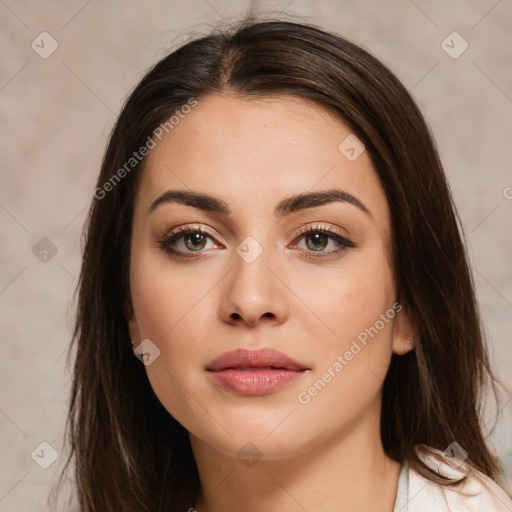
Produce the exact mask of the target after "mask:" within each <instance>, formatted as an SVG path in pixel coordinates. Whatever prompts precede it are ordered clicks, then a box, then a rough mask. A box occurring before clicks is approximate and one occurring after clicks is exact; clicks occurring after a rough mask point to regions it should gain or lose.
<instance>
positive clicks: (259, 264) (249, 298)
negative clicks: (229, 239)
mask: <svg viewBox="0 0 512 512" xmlns="http://www.w3.org/2000/svg"><path fill="white" fill-rule="evenodd" d="M270 252H271V251H270V249H264V250H263V252H262V253H261V254H260V255H259V256H258V257H257V258H256V259H255V260H254V261H250V260H246V259H244V258H243V257H241V256H239V254H238V253H235V254H234V255H233V264H234V268H233V269H232V270H231V272H229V274H228V276H227V279H226V281H225V284H224V286H225V288H224V290H223V299H222V302H221V309H222V311H221V316H222V318H223V320H224V321H225V322H227V323H229V324H231V325H239V324H245V325H246V326H249V327H255V326H257V325H258V324H259V323H262V322H263V323H265V324H269V325H278V324H281V323H283V322H284V321H285V320H286V317H287V315H288V304H287V293H286V286H285V284H284V283H283V281H282V280H281V279H282V278H281V279H280V276H279V270H278V265H277V264H276V262H275V259H274V260H273V261H271V257H270V256H271V255H270Z"/></svg>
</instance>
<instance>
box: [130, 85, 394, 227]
mask: <svg viewBox="0 0 512 512" xmlns="http://www.w3.org/2000/svg"><path fill="white" fill-rule="evenodd" d="M347 137H350V138H349V139H348V141H353V137H354V135H353V134H352V133H351V130H350V128H349V127H348V126H347V125H346V124H345V123H343V122H342V121H341V120H340V119H338V118H337V117H335V116H334V115H332V114H331V113H330V112H329V111H327V109H325V108H323V107H322V106H320V105H318V104H316V103H313V102H309V101H306V100H303V99H301V98H296V97H292V96H279V97H267V98H263V99H257V100H255V99H246V98H239V97H234V96H229V95H215V96H210V97H207V98H205V99H202V100H199V101H198V104H197V106H195V107H194V108H192V109H191V111H190V112H189V113H188V114H183V115H182V117H181V118H180V120H179V122H178V123H177V124H175V125H174V126H173V128H172V130H170V131H169V133H168V134H166V135H164V137H163V138H162V140H161V141H160V142H158V140H157V145H156V147H155V148H154V149H152V150H151V152H150V154H149V155H148V157H147V159H146V164H145V168H144V171H143V176H142V180H141V183H140V188H139V193H138V199H137V202H138V204H140V203H143V204H144V206H145V207H146V208H149V206H150V204H151V202H152V201H154V200H155V199H156V197H157V196H158V195H160V194H162V193H163V192H165V191H166V190H168V189H182V190H183V189H192V190H194V191H200V192H205V193H209V194H212V195H216V196H218V197H221V198H223V199H224V200H225V201H226V202H227V203H228V204H230V205H232V210H233V211H235V212H236V211H238V212H240V214H242V213H243V212H244V211H245V212H246V214H249V210H250V207H251V205H254V206H259V210H258V211H259V212H260V213H261V214H263V212H264V211H267V210H268V211H269V212H272V211H273V207H274V205H275V204H277V203H278V202H279V201H280V200H281V199H282V198H283V197H287V196H290V195H293V194H299V193H303V192H306V191H314V190H315V189H327V188H342V189H343V190H346V191H347V192H348V193H350V194H352V195H354V196H356V197H358V198H359V199H360V200H361V201H362V202H363V203H364V204H365V205H366V206H367V207H368V209H369V210H370V211H371V212H372V215H373V216H374V217H375V218H376V219H379V221H380V223H382V224H383V228H386V226H387V224H388V221H389V219H388V215H389V213H388V207H387V200H386V197H385V195H384V192H383V189H382V187H381V185H380V182H379V179H378V176H377V174H376V172H375V169H374V167H373V164H372V161H371V159H370V157H369V155H368V152H367V151H363V152H362V153H361V154H360V155H359V156H358V157H357V158H356V159H355V160H351V159H349V158H348V157H347V153H346V152H344V151H345V150H346V147H347V143H344V141H346V140H347ZM356 142H357V141H356ZM340 144H341V149H340ZM351 144H352V143H349V144H348V146H350V145H351ZM352 146H353V144H352ZM355 149H356V151H357V150H358V149H360V148H358V147H355ZM356 154H357V153H356ZM348 155H349V156H351V155H350V153H349V154H348ZM267 205H268V208H267Z"/></svg>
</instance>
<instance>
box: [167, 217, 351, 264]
mask: <svg viewBox="0 0 512 512" xmlns="http://www.w3.org/2000/svg"><path fill="white" fill-rule="evenodd" d="M210 240H213V241H216V238H215V235H214V234H213V232H212V231H211V230H210V229H209V228H207V227H205V226H200V225H198V226H184V227H178V228H176V229H173V230H172V231H170V232H168V233H166V234H165V236H164V237H163V238H162V239H161V240H159V241H158V244H159V245H160V247H161V248H162V249H163V250H164V251H165V252H167V253H168V254H170V255H171V256H172V257H175V258H195V257H199V256H200V253H201V252H205V249H211V248H217V247H218V245H216V244H213V247H207V244H208V241H210ZM297 240H299V241H302V240H304V242H305V248H301V252H302V253H303V255H304V257H306V258H310V259H318V258H326V257H334V256H336V255H338V254H340V253H342V252H344V251H346V249H347V248H352V247H356V245H355V244H354V242H352V241H351V240H349V239H348V238H347V237H345V236H343V235H342V233H341V232H337V231H333V230H332V229H329V228H328V227H326V226H324V225H315V226H306V227H303V228H301V229H299V231H298V232H297V233H296V236H295V239H294V241H293V244H292V247H297V246H298V245H299V244H298V243H297ZM330 243H333V244H334V245H335V247H337V248H334V249H331V250H325V249H326V248H327V247H328V246H329V244H330ZM180 244H181V247H179V246H180ZM191 253H197V255H195V254H191Z"/></svg>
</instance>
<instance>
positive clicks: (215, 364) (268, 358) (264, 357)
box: [206, 348, 308, 372]
mask: <svg viewBox="0 0 512 512" xmlns="http://www.w3.org/2000/svg"><path fill="white" fill-rule="evenodd" d="M268 367H272V368H276V369H277V368H280V369H285V370H295V371H298V370H307V369H308V368H307V367H306V366H304V365H302V364H300V363H298V362H297V361H294V360H293V359H291V358H290V357H288V356H287V355H286V354H283V353H282V352H278V351H277V350H274V349H271V348H262V349H258V350H246V349H237V350H232V351H230V352H225V353H224V354H221V355H220V356H219V357H217V358H216V359H214V360H213V361H212V362H211V363H209V364H208V365H207V367H206V369H207V370H209V371H213V372H219V371H222V370H227V369H228V368H233V369H245V368H268Z"/></svg>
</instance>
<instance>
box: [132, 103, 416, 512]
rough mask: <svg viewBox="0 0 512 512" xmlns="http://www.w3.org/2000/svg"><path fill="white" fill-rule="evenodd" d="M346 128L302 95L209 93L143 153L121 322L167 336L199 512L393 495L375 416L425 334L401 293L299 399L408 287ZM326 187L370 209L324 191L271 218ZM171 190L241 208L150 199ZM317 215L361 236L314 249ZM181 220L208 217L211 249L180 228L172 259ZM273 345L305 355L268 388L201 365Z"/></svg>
mask: <svg viewBox="0 0 512 512" xmlns="http://www.w3.org/2000/svg"><path fill="white" fill-rule="evenodd" d="M350 133H351V131H350V129H349V128H348V127H347V126H346V125H345V124H344V123H342V122H341V121H340V120H339V119H337V118H334V117H333V116H332V115H331V114H330V113H329V112H328V111H326V110H325V109H324V108H323V107H320V106H318V105H315V104H313V103H310V102H306V101H304V100H302V99H299V98H293V97H286V96H282V97H279V98H265V99H259V100H254V99H252V100H248V99H241V98H239V97H235V96H232V95H227V94H226V95H215V96H210V97H208V98H205V99H202V100H201V101H200V102H199V104H198V106H197V107H195V108H194V109H192V111H191V112H190V113H189V114H188V115H187V116H185V118H184V119H182V120H181V121H180V123H179V124H178V125H176V126H175V127H174V129H173V130H172V131H171V132H170V133H169V134H168V135H166V137H165V138H164V139H163V140H162V142H160V143H159V144H158V145H157V146H156V147H155V148H154V149H153V150H152V151H151V153H150V155H149V157H148V160H147V161H146V166H145V169H144V171H143V176H142V180H141V183H140V187H139V190H138V192H137V196H136V201H135V209H134V218H133V231H132V245H131V269H130V286H131V293H132V303H133V314H132V315H131V316H129V318H128V324H129V330H130V334H131V337H132V340H134V341H135V345H138V343H140V342H141V341H142V340H145V339H150V340H151V341H152V343H154V344H155V345H156V346H157V347H158V348H159V350H160V356H159V357H158V358H156V359H155V361H154V362H153V363H152V364H150V365H148V366H146V371H147V375H148V379H149V381H150V383H151V386H152V388H153V389H154V392H155V393H156V395H157V396H158V398H159V400H160V401H161V402H162V404H163V405H164V407H165V408H166V409H167V410H168V411H169V413H170V414H172V415H173V416H174V417H175V418H176V419H177V420H178V421H179V422H180V423H181V424H182V425H184V426H185V428H186V429H187V430H188V431H189V432H190V439H191V444H192V448H193V452H194V457H195V459H196V463H197V466H198V470H199V474H200V478H201V495H200V497H199V499H198V501H197V503H195V504H193V503H191V504H190V506H191V507H195V508H196V510H197V511H199V512H205V511H209V512H214V511H224V512H226V511H235V510H239V508H240V504H241V503H243V508H244V510H245V511H246V512H252V511H254V512H256V511H261V510H266V511H280V512H296V511H303V510H304V509H306V510H308V511H322V512H330V511H333V512H334V511H336V512H339V511H340V510H347V511H348V510H350V511H359V510H360V511H363V510H364V511H367V510H381V511H389V512H391V511H392V509H393V504H394V501H395V496H396V486H397V480H398V473H399V469H400V465H399V463H397V462H396V461H393V460H391V459H390V458H389V457H387V456H386V455H385V453H384V451H383V448H382V443H381V439H380V434H379V422H380V411H381V399H382V395H381V393H382V385H383V379H384V377H385V374H386V371H387V368H388V366H389V363H390V358H391V356H392V353H393V352H394V353H396V354H404V353H405V352H407V351H408V350H410V349H411V346H410V345H409V344H408V343H407V342H406V340H407V339H414V334H415V333H414V329H413V326H412V325H411V322H410V320H409V317H408V315H407V308H406V307H405V305H403V306H404V307H403V309H402V310H401V311H400V312H399V313H397V314H396V316H394V318H393V319H392V320H390V321H388V322H387V323H386V324H385V326H384V328H382V329H381V330H380V331H379V332H378V334H377V335H376V336H374V337H373V338H370V339H369V342H368V344H367V345H366V346H364V348H363V349H362V350H361V351H360V352H359V353H357V355H355V356H354V357H353V359H352V360H351V361H349V362H348V364H347V365H346V366H344V368H343V370H342V371H340V372H339V373H337V374H336V376H335V377H334V378H332V379H331V381H330V382H329V383H328V384H327V385H326V386H325V387H324V388H323V389H322V390H321V391H320V392H318V393H317V395H316V396H314V397H312V398H311V400H310V402H309V403H307V404H302V403H300V402H299V401H298V394H299V393H300V392H304V391H307V390H308V388H310V387H311V386H312V384H313V383H314V382H315V381H317V380H318V379H320V378H322V375H323V374H324V373H325V372H326V371H327V370H328V368H330V367H332V366H333V363H334V362H335V361H336V360H337V357H338V356H339V355H343V354H344V353H345V352H346V351H347V350H348V349H349V348H350V346H351V343H352V341H353V340H354V339H356V337H357V335H358V334H359V333H361V332H362V331H364V330H365V328H369V327H370V326H374V324H375V322H376V321H377V320H378V319H379V315H381V314H383V313H385V312H386V311H387V310H389V309H390V308H392V306H393V304H394V303H395V302H396V301H397V300H398V298H397V297H396V290H395V282H394V276H393V270H392V268H391V267H390V262H389V260H388V254H389V247H388V243H389V240H390V225H391V224H390V213H389V207H388V203H387V199H386V196H385V194H384V191H383V189H382V186H381V184H380V182H379V179H378V176H377V174H376V172H375V169H374V167H373V164H372V162H371V160H370V157H369V155H368V153H367V152H366V151H364V152H363V153H362V154H361V155H360V156H359V157H358V158H357V159H356V160H354V161H349V160H348V159H347V158H346V157H345V156H344V155H343V154H342V153H341V152H340V150H339V149H338V146H339V144H340V142H341V141H343V140H344V139H345V137H347V136H348V135H349V134H350ZM330 188H341V189H343V190H344V191H346V192H348V193H350V194H352V195H353V196H355V197H356V198H357V199H358V200H359V201H360V202H361V203H363V204H364V205H365V206H366V208H367V209H368V211H369V214H368V213H366V212H364V211H362V210H361V209H359V208H357V207H355V206H354V205H352V204H350V203H348V202H331V203H329V204H325V205H322V206H317V207H315V208H309V209H306V210H299V211H297V212H293V213H290V214H288V215H286V216H285V217H283V218H280V219H277V218H276V217H274V206H275V205H276V204H277V203H278V202H279V201H281V200H282V199H284V198H285V197H289V196H291V195H294V194H299V193H304V192H311V191H319V190H325V189H330ZM169 189H172V190H176V189H179V190H188V189H191V190H194V191H200V192H205V193H209V194H212V195H215V196H217V197H219V198H221V199H223V200H224V201H225V202H226V203H227V204H228V205H229V207H230V209H231V210H232V215H231V216H230V217H227V218H226V217H223V216H222V215H220V214H214V213H209V212H204V211H202V210H199V209H196V208H193V207H191V206H187V205H184V204H179V203H165V204H161V205H160V206H158V207H157V208H155V210H154V211H153V212H151V213H148V210H149V208H150V205H151V204H152V203H153V201H154V200H155V199H156V198H158V197H159V196H160V195H161V194H163V193H164V192H166V191H167V190H169ZM319 224H320V225H322V226H323V227H326V228H327V229H329V230H331V229H333V230H336V231H337V232H340V233H342V234H343V235H344V236H348V237H350V239H351V240H352V241H353V242H354V243H355V244H356V247H354V248H346V249H345V250H344V251H341V252H339V253H337V254H334V253H333V252H332V251H335V250H336V249H338V248H339V247H340V244H338V243H337V242H336V240H334V239H331V238H327V239H325V240H324V241H323V242H322V243H323V244H324V245H325V247H324V246H322V247H324V248H323V249H322V251H323V252H322V251H315V250H314V248H315V245H314V243H313V244H312V241H311V236H309V237H308V236H307V235H299V236H298V237H297V234H296V233H297V229H298V228H300V227H301V226H315V227H316V226H318V225H319ZM185 225H193V227H197V225H199V226H206V227H209V228H210V229H211V230H212V232H213V233H214V234H215V239H214V238H213V237H210V236H209V235H208V236H207V237H206V242H204V241H203V242H202V243H203V244H205V243H206V245H203V246H201V243H199V242H198V241H197V239H196V241H195V242H190V241H189V243H188V245H187V244H185V241H184V238H183V237H182V238H181V240H178V241H176V242H175V243H174V245H173V247H174V248H175V249H176V250H180V251H182V252H186V253H187V254H192V256H195V257H193V258H190V259H188V260H187V259H175V258H173V257H172V256H171V255H170V254H169V253H167V252H166V251H165V250H164V249H163V248H162V247H161V245H160V244H159V240H160V239H161V238H162V237H163V236H164V235H165V234H166V233H167V232H168V231H169V230H170V229H171V228H175V227H178V226H185ZM336 231H335V232H336ZM248 236H251V237H253V238H254V239H255V240H257V241H258V243H259V244H260V246H261V247H262V249H263V252H262V253H261V255H259V257H257V258H256V259H255V260H254V261H253V262H252V263H247V262H246V261H244V259H243V258H241V257H240V256H239V255H238V254H237V252H236V248H237V247H238V246H239V244H240V243H241V242H242V241H243V240H244V239H245V238H246V237H248ZM308 241H309V242H308ZM194 243H195V245H194ZM317 243H318V242H317ZM196 246H201V247H203V248H202V249H200V251H202V252H200V253H198V252H197V251H193V249H194V248H195V247H196ZM187 251H188V252H187ZM330 251H331V253H330V255H329V256H328V257H325V258H320V257H318V256H317V257H316V259H315V256H316V255H318V253H319V252H321V254H325V253H329V252H330ZM307 254H309V255H310V256H311V258H307V256H306V255H307ZM263 347H272V348H275V349H277V350H279V351H281V352H284V353H285V354H287V355H288V356H290V357H291V358H293V359H295V360H296V361H299V362H301V363H303V364H304V365H305V366H307V367H308V368H309V370H308V371H306V372H305V373H304V374H303V375H302V376H301V377H300V379H299V380H297V381H295V382H292V383H289V384H287V385H286V386H284V387H283V388H281V389H279V390H277V391H274V392H272V393H270V394H268V395H265V396H241V395H238V394H235V393H233V392H231V391H227V390H225V389H224V388H221V387H220V386H219V385H218V384H216V383H215V382H214V381H213V379H212V378H211V375H209V374H208V372H206V371H205V367H206V366H207V364H208V363H209V362H210V361H212V360H213V359H214V358H216V357H217V356H219V355H220V354H222V353H224V352H226V351H230V350H233V349H236V348H246V349H257V348H263ZM248 442H250V443H252V444H253V445H254V446H255V447H256V448H257V450H258V453H259V454H261V459H260V460H259V461H258V462H257V463H255V464H254V465H253V466H252V467H248V466H247V465H246V464H244V462H243V461H242V460H240V458H238V457H237V452H239V450H240V449H241V448H242V447H244V446H245V445H246V443H248ZM252 450H255V449H254V448H253V449H252Z"/></svg>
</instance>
